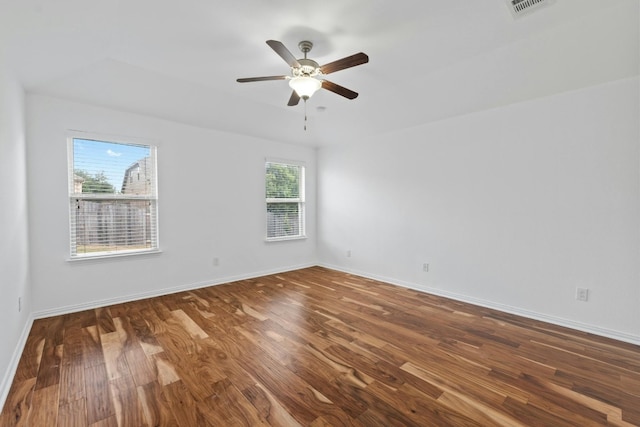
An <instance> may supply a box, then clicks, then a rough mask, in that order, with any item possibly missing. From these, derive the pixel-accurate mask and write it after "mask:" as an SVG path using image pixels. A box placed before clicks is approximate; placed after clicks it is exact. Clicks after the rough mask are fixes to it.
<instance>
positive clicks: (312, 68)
mask: <svg viewBox="0 0 640 427" xmlns="http://www.w3.org/2000/svg"><path fill="white" fill-rule="evenodd" d="M298 63H300V67H294V68H292V69H291V71H292V73H293V76H294V77H301V76H304V77H315V76H317V75H319V74H320V65H318V63H317V62H316V61H314V60H312V59H307V58H303V59H298Z"/></svg>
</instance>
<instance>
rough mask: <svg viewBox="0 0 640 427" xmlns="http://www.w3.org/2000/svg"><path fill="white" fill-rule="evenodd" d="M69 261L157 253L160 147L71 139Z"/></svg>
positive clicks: (89, 139)
mask: <svg viewBox="0 0 640 427" xmlns="http://www.w3.org/2000/svg"><path fill="white" fill-rule="evenodd" d="M69 156H70V157H69V202H70V204H69V212H70V227H71V229H70V242H71V245H70V246H71V257H72V258H76V257H78V258H80V257H95V256H104V255H113V254H114V253H134V252H145V251H149V250H155V249H158V224H157V208H156V206H157V194H158V193H157V187H156V177H155V170H156V164H155V161H156V148H155V147H154V146H152V145H141V144H127V143H118V142H109V141H100V140H95V139H91V138H72V139H71V140H70V142H69Z"/></svg>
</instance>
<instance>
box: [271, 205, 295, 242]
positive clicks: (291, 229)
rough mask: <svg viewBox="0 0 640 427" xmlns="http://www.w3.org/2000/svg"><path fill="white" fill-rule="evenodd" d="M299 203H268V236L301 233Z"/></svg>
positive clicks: (285, 235)
mask: <svg viewBox="0 0 640 427" xmlns="http://www.w3.org/2000/svg"><path fill="white" fill-rule="evenodd" d="M301 225H302V224H301V211H300V204H299V203H267V237H268V238H273V237H291V236H299V235H301V234H302V233H301Z"/></svg>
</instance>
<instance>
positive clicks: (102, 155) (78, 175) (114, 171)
mask: <svg viewBox="0 0 640 427" xmlns="http://www.w3.org/2000/svg"><path fill="white" fill-rule="evenodd" d="M153 172H154V169H153V167H152V165H151V148H150V147H149V146H144V145H135V144H120V143H115V142H105V141H95V140H90V139H78V138H74V139H73V192H74V193H92V194H99V193H112V194H114V193H115V194H135V195H151V194H152V181H153V180H154V177H153Z"/></svg>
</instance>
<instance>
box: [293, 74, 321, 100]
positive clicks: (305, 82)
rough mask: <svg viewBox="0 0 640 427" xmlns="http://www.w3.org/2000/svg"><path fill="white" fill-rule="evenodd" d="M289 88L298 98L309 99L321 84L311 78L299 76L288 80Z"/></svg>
mask: <svg viewBox="0 0 640 427" xmlns="http://www.w3.org/2000/svg"><path fill="white" fill-rule="evenodd" d="M289 86H290V87H291V89H293V90H295V91H296V93H297V94H298V96H299V97H300V98H302V99H309V98H311V96H312V95H313V94H314V93H316V91H317V90H318V89H320V88H321V87H322V82H321V81H320V80H317V79H314V78H313V77H308V76H299V77H293V78H292V79H291V80H289Z"/></svg>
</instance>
